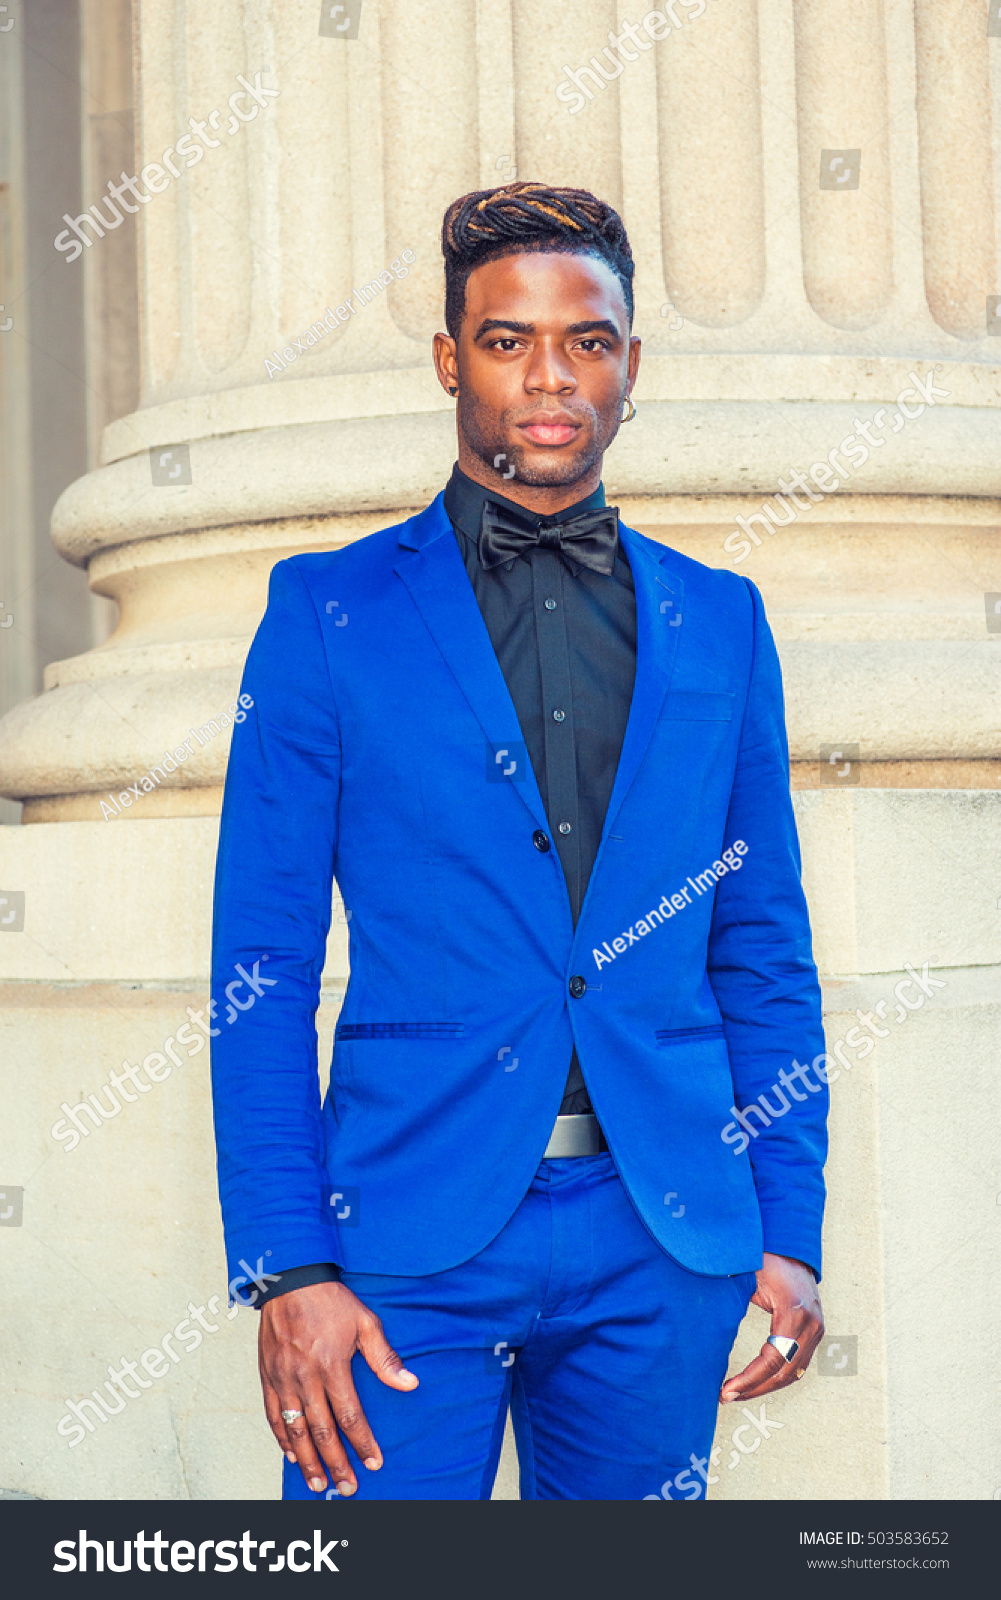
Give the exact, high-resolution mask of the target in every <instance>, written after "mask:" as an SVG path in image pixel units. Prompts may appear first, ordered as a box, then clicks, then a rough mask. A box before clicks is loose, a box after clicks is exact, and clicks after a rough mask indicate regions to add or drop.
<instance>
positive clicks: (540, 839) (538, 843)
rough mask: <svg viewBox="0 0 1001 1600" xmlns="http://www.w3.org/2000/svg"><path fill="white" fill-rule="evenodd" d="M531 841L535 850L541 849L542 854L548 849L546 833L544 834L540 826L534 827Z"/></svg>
mask: <svg viewBox="0 0 1001 1600" xmlns="http://www.w3.org/2000/svg"><path fill="white" fill-rule="evenodd" d="M532 843H533V844H534V846H535V848H536V850H541V851H542V853H543V855H545V853H546V851H547V850H548V849H549V838H548V835H547V834H544V833H543V831H542V829H541V828H536V830H535V832H534V833H533V834H532Z"/></svg>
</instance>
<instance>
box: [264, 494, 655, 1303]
mask: <svg viewBox="0 0 1001 1600" xmlns="http://www.w3.org/2000/svg"><path fill="white" fill-rule="evenodd" d="M488 500H490V501H491V502H492V503H493V504H494V505H499V506H502V507H503V508H504V510H505V511H506V512H507V513H508V514H509V515H510V516H513V517H514V518H516V519H517V520H520V521H521V522H522V523H523V525H524V527H525V528H526V529H533V530H534V529H537V528H538V527H540V526H543V527H551V526H553V525H558V524H559V523H561V522H566V521H567V520H568V519H569V518H570V517H574V516H577V515H579V514H580V513H581V512H583V511H591V510H593V509H594V508H596V507H599V506H603V505H604V504H605V492H604V489H603V488H602V487H601V486H600V485H599V487H598V488H597V489H596V490H595V492H594V493H593V494H592V495H588V497H587V498H586V499H585V500H580V501H578V502H577V504H576V505H572V506H568V507H567V508H566V509H565V510H563V511H559V512H557V513H556V514H555V515H554V516H551V517H540V516H538V515H537V514H536V513H534V512H530V511H528V510H527V509H526V508H525V507H524V506H521V505H518V503H517V502H516V501H514V500H508V499H507V498H506V497H505V496H504V495H500V494H497V493H495V492H494V491H492V490H487V489H484V488H482V487H481V486H480V485H479V484H478V483H474V482H473V480H472V479H471V478H468V477H467V476H466V474H465V473H464V472H462V471H460V469H459V468H458V466H456V467H454V468H453V469H452V476H451V478H450V479H449V482H448V484H447V486H446V488H445V510H446V512H447V513H448V517H449V520H450V521H451V523H452V527H453V529H454V530H455V537H456V539H457V540H458V544H459V552H460V554H461V556H462V560H463V564H464V565H465V568H466V572H467V573H468V575H469V581H470V583H471V584H472V587H473V593H474V595H475V596H476V601H477V604H478V605H479V608H480V612H481V615H482V617H483V621H484V623H485V624H486V629H487V632H488V634H489V635H490V642H491V644H492V645H493V647H494V652H495V654H496V656H497V661H498V663H499V665H500V669H501V672H502V673H503V675H504V681H505V683H506V684H507V687H508V693H509V694H510V696H511V699H512V701H513V702H514V709H515V712H516V713H517V717H518V722H519V724H520V726H521V732H522V736H523V738H524V741H525V748H526V752H527V754H528V758H529V760H530V761H531V763H532V770H533V772H534V773H535V778H536V782H537V783H538V785H539V792H540V794H541V796H542V803H543V805H544V806H545V809H546V816H547V818H548V820H549V831H550V835H551V837H552V840H553V843H554V844H555V846H556V849H557V851H558V853H559V858H560V863H561V865H562V867H563V873H564V876H565V878H566V883H567V891H568V893H569V897H570V911H571V914H572V917H573V923H574V927H576V926H577V920H578V918H579V916H580V911H581V906H582V905H583V903H584V895H585V893H586V892H587V885H588V880H589V878H590V876H591V869H592V867H593V866H594V861H595V857H596V855H597V853H598V844H599V842H600V840H601V830H602V828H603V827H604V823H605V812H606V811H607V810H608V802H609V800H610V798H611V794H612V785H613V783H614V782H615V772H616V768H617V766H618V763H619V755H620V753H621V750H622V741H623V738H624V737H625V731H626V722H627V719H628V717H629V706H630V702H631V700H632V694H633V680H634V678H635V674H636V595H635V590H634V586H633V575H632V571H631V569H630V566H629V562H628V561H627V559H626V556H625V552H624V551H623V549H622V545H621V542H619V543H617V545H616V552H615V566H614V570H613V571H612V572H611V573H610V574H609V575H607V576H606V575H605V574H602V573H598V572H592V571H591V570H590V569H589V568H587V567H582V566H580V565H579V564H578V563H577V562H575V561H573V560H572V559H571V558H570V557H569V556H566V555H564V554H562V553H560V552H558V551H555V550H547V549H540V548H539V547H538V546H530V547H529V548H528V549H527V550H526V551H525V552H524V554H521V555H518V556H514V557H513V558H512V559H511V560H510V561H506V562H503V563H502V564H501V565H500V566H496V567H492V568H490V569H489V570H487V569H485V568H484V567H483V566H481V564H480V559H479V551H478V541H479V534H480V517H481V514H482V511H483V507H484V505H485V503H486V502H487V501H488ZM590 1110H591V1101H590V1099H589V1097H588V1093H587V1089H586V1087H585V1084H584V1077H583V1074H582V1072H581V1069H580V1062H579V1061H578V1059H577V1051H576V1048H575V1049H574V1051H573V1053H572V1056H571V1059H570V1065H569V1069H568V1073H567V1082H566V1089H565V1091H564V1095H563V1103H562V1105H561V1106H560V1114H561V1115H562V1116H568V1115H579V1114H580V1113H581V1112H588V1111H590ZM339 1276H340V1274H339V1270H338V1268H337V1267H336V1266H334V1265H328V1264H320V1265H317V1266H304V1267H295V1268H292V1269H291V1270H290V1271H288V1272H285V1273H283V1274H282V1275H281V1279H280V1281H279V1282H277V1283H274V1284H271V1285H269V1286H268V1287H267V1288H265V1289H262V1290H261V1291H260V1292H259V1294H258V1297H257V1301H256V1303H257V1304H258V1305H263V1304H264V1303H265V1301H267V1300H269V1299H272V1298H273V1297H274V1296H276V1295H278V1294H287V1293H288V1292H289V1291H290V1290H291V1289H300V1288H305V1287H307V1286H308V1285H309V1284H312V1283H319V1282H324V1281H327V1280H331V1279H336V1278H338V1277H339Z"/></svg>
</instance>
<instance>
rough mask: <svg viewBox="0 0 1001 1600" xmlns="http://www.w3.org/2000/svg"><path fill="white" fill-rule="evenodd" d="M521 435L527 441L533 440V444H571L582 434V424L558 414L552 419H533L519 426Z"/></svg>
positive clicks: (540, 417)
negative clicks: (571, 441)
mask: <svg viewBox="0 0 1001 1600" xmlns="http://www.w3.org/2000/svg"><path fill="white" fill-rule="evenodd" d="M518 431H519V433H523V434H524V435H525V437H526V439H531V441H532V443H533V444H541V445H560V444H569V442H570V440H571V439H574V438H576V436H577V434H578V433H579V432H580V423H579V422H576V421H574V420H573V419H572V418H570V417H567V416H566V414H565V413H564V414H562V415H561V414H557V415H555V416H552V417H542V416H539V417H533V418H532V419H531V420H530V421H528V422H522V423H520V424H519V428H518Z"/></svg>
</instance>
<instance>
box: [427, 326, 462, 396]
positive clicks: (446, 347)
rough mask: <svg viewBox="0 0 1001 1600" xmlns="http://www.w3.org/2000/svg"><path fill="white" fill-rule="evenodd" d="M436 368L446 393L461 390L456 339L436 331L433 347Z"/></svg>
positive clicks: (451, 393) (453, 394)
mask: <svg viewBox="0 0 1001 1600" xmlns="http://www.w3.org/2000/svg"><path fill="white" fill-rule="evenodd" d="M432 353H433V356H434V370H435V372H436V373H437V374H438V382H439V383H440V384H441V386H442V388H443V389H444V391H445V393H446V394H450V395H452V396H455V395H457V394H458V392H459V364H458V361H457V359H456V349H455V340H454V339H453V338H451V337H450V336H449V335H448V334H447V333H436V334H435V336H434V345H433V349H432Z"/></svg>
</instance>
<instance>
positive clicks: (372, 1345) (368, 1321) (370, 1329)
mask: <svg viewBox="0 0 1001 1600" xmlns="http://www.w3.org/2000/svg"><path fill="white" fill-rule="evenodd" d="M358 1348H359V1350H360V1351H361V1353H362V1355H363V1356H364V1357H365V1360H366V1361H367V1362H368V1364H369V1366H370V1367H371V1368H372V1371H373V1372H374V1373H375V1375H376V1377H377V1378H379V1379H380V1380H381V1381H382V1382H383V1383H387V1384H389V1385H390V1387H391V1388H393V1389H416V1388H417V1385H418V1384H419V1383H420V1379H419V1378H418V1376H417V1374H416V1373H415V1372H408V1371H407V1368H406V1367H405V1366H404V1365H403V1360H402V1358H401V1357H400V1356H398V1355H397V1353H396V1351H395V1350H394V1349H393V1347H392V1345H391V1344H390V1343H389V1340H388V1339H387V1338H386V1335H385V1334H384V1333H383V1331H382V1323H381V1322H380V1320H379V1318H378V1317H377V1316H376V1315H375V1313H374V1311H367V1312H366V1314H365V1316H363V1317H359V1319H358Z"/></svg>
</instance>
